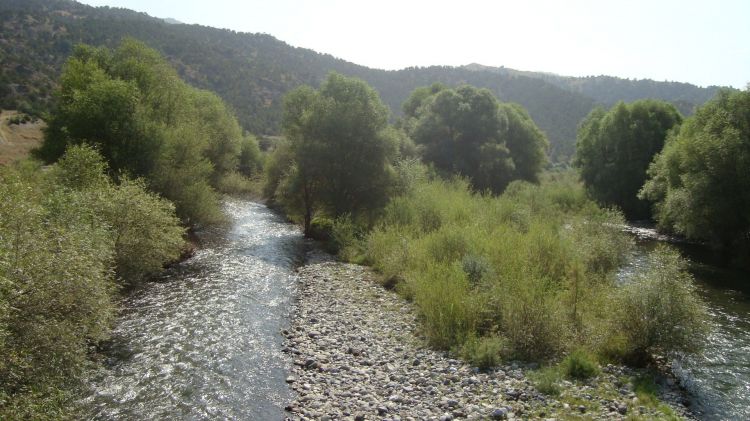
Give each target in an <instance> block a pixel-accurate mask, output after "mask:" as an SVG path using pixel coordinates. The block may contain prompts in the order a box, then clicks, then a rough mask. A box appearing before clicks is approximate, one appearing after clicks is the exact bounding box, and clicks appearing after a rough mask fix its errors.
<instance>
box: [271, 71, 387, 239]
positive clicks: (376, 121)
mask: <svg viewBox="0 0 750 421" xmlns="http://www.w3.org/2000/svg"><path fill="white" fill-rule="evenodd" d="M387 118H388V110H387V108H386V107H385V105H383V103H382V102H381V101H380V98H379V97H378V94H377V93H376V92H375V91H374V90H373V89H372V88H371V87H370V86H369V85H367V84H366V83H365V82H363V81H361V80H358V79H353V78H347V77H345V76H342V75H340V74H336V73H332V74H331V75H329V77H328V79H327V80H326V82H325V83H324V84H323V86H321V88H320V90H318V91H316V90H314V89H312V88H310V87H300V88H298V89H296V90H294V91H292V92H290V93H289V94H288V95H287V97H286V99H285V107H284V131H285V134H286V137H287V138H288V140H289V148H290V152H291V156H290V157H291V160H290V161H288V163H287V164H286V165H287V169H286V170H285V172H284V174H283V178H282V179H280V180H278V183H279V184H278V186H277V187H276V188H275V189H274V190H275V192H274V198H275V199H276V200H277V201H278V202H280V203H281V204H282V205H283V206H284V207H285V209H286V210H287V212H288V213H291V214H296V215H299V216H301V219H302V220H303V223H304V227H305V233H306V234H308V235H309V234H310V227H311V225H310V224H311V222H312V218H313V216H314V214H315V213H318V212H322V213H323V214H326V215H329V216H331V217H337V216H341V215H345V214H350V215H355V216H356V215H361V214H366V213H368V212H371V211H372V210H374V209H377V208H379V207H381V206H382V205H384V204H385V202H386V199H387V198H388V193H389V188H390V186H391V178H392V177H391V172H392V170H391V166H390V163H391V161H392V160H393V159H394V158H395V155H396V151H397V149H396V146H397V145H396V141H395V139H394V137H393V136H392V133H391V132H390V131H389V130H388V122H387Z"/></svg>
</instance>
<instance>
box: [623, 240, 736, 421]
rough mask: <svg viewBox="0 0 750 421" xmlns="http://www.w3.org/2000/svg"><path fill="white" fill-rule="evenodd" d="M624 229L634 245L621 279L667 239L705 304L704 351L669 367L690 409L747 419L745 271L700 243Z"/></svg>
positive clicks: (714, 417)
mask: <svg viewBox="0 0 750 421" xmlns="http://www.w3.org/2000/svg"><path fill="white" fill-rule="evenodd" d="M636 229H637V230H639V231H641V230H646V229H645V228H642V227H636ZM629 231H630V230H629ZM647 231H648V230H647ZM630 232H631V233H633V234H634V235H635V236H636V239H637V241H636V243H637V247H636V250H635V251H634V254H633V256H632V257H631V259H630V262H629V264H628V265H627V266H626V267H625V268H623V269H622V271H621V272H620V274H619V278H620V281H621V282H627V278H628V277H629V276H632V275H633V274H635V273H637V272H640V271H643V270H646V269H647V259H646V255H647V253H648V252H649V251H651V250H653V249H654V248H655V247H656V245H657V244H659V243H660V242H669V243H671V244H672V246H674V247H676V248H677V249H678V250H680V252H681V254H682V255H683V256H684V257H686V258H687V259H688V260H689V261H690V267H689V268H690V272H691V273H692V274H693V276H694V278H695V280H696V286H697V289H698V292H699V294H700V295H701V296H702V297H703V299H704V300H705V301H706V303H707V304H708V307H709V312H710V314H711V322H712V324H713V329H712V332H711V334H710V335H709V337H708V338H707V340H706V347H705V350H704V352H702V353H701V354H699V355H695V356H686V357H682V358H678V359H677V360H675V361H674V363H673V367H672V368H673V370H674V372H675V374H676V375H677V377H678V378H679V379H680V384H681V385H682V386H684V387H685V388H686V389H687V391H688V392H689V394H690V398H691V399H690V400H691V407H692V408H691V409H692V410H693V411H694V413H695V414H696V415H697V416H699V417H700V418H702V419H706V420H748V419H750V273H748V272H747V271H742V270H735V269H728V268H724V267H721V266H720V263H721V262H722V259H721V256H717V255H715V254H714V253H713V252H712V251H711V250H709V249H708V248H707V247H705V246H703V245H701V244H694V243H685V242H680V241H678V240H676V239H673V238H666V237H663V236H659V235H658V234H656V233H653V230H651V232H652V233H653V235H648V232H641V233H638V232H633V231H630Z"/></svg>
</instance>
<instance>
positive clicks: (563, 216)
mask: <svg viewBox="0 0 750 421" xmlns="http://www.w3.org/2000/svg"><path fill="white" fill-rule="evenodd" d="M414 179H415V180H417V181H415V182H413V183H412V186H411V188H409V189H407V193H405V194H403V195H401V196H399V197H396V198H394V199H393V200H392V201H391V202H390V203H389V204H388V206H387V207H386V208H385V211H384V214H383V216H382V218H381V219H380V222H379V224H378V225H377V226H376V228H375V229H374V230H373V231H372V232H370V233H369V234H367V235H366V236H361V237H359V238H360V240H357V237H356V236H354V237H352V238H353V240H352V241H351V242H350V244H349V245H347V246H346V247H345V249H344V253H343V254H344V255H349V256H351V255H353V254H356V253H362V254H364V256H363V257H364V260H365V261H366V262H369V263H371V264H372V265H373V266H374V267H375V269H376V270H378V271H380V272H381V273H382V275H383V279H384V282H386V283H387V284H389V285H395V287H396V289H397V290H399V291H400V292H401V293H403V294H404V295H406V296H407V297H409V298H411V299H413V300H414V302H415V303H416V305H417V307H418V309H419V312H420V315H421V320H422V321H423V323H424V329H425V334H426V336H427V339H428V340H429V342H430V343H431V344H432V345H433V346H436V347H439V348H446V349H458V350H459V351H461V353H462V354H463V355H464V356H465V357H467V358H469V359H470V360H472V361H474V362H475V363H477V364H479V365H492V364H493V363H496V362H497V361H499V360H500V359H502V358H522V359H540V358H542V359H543V358H547V357H557V356H560V355H561V354H564V353H565V352H567V351H571V350H576V349H589V350H591V351H593V352H595V353H597V354H599V355H601V356H606V357H610V358H624V359H630V360H631V361H635V360H639V359H640V358H641V355H642V354H643V353H644V352H645V353H649V352H659V353H661V354H662V355H666V354H670V353H672V352H674V351H681V350H686V349H689V348H691V347H693V346H694V345H695V339H697V338H700V337H701V335H700V333H701V332H703V330H702V329H703V326H704V324H703V321H704V319H703V315H705V308H704V306H703V305H702V303H701V302H700V301H699V300H698V299H697V298H696V295H695V294H694V292H693V291H692V290H691V289H690V288H691V287H690V285H691V280H690V278H689V276H688V275H686V273H685V272H684V271H683V269H682V268H681V266H679V264H678V263H679V261H678V260H676V258H675V257H674V254H669V252H662V253H666V254H667V255H669V256H672V257H666V258H665V257H662V258H659V259H660V260H659V262H660V264H659V265H655V266H654V269H653V271H652V273H649V274H647V275H646V276H644V277H643V278H642V279H640V280H639V281H638V283H637V284H634V285H635V286H633V287H628V288H624V289H623V288H619V287H618V286H617V285H616V280H615V273H616V271H617V268H618V267H619V265H620V264H621V263H622V262H623V259H624V258H625V257H624V256H626V255H627V250H628V248H629V247H630V244H631V242H630V240H629V238H628V237H627V235H626V234H624V233H622V232H621V231H620V230H619V228H618V226H619V225H620V224H622V223H623V221H622V218H621V216H620V215H618V214H617V213H613V212H611V211H605V210H602V209H600V208H598V207H597V206H596V205H595V204H594V203H592V202H591V201H589V200H588V199H587V198H586V195H585V193H584V191H583V188H582V187H581V186H580V185H578V184H577V183H576V182H575V180H574V176H573V175H564V176H556V177H554V178H552V179H549V180H546V181H543V182H542V184H541V185H540V186H536V185H532V184H529V183H525V182H514V183H512V184H511V185H510V186H508V188H507V189H506V192H505V193H504V194H503V195H501V196H499V197H492V196H486V195H478V194H475V193H472V192H471V190H470V189H469V186H468V185H467V183H466V182H464V181H461V180H454V181H440V180H433V181H430V180H429V179H428V178H426V177H424V176H423V177H416V178H414ZM670 313H674V314H675V315H679V316H678V317H675V318H669V317H665V315H666V314H670ZM683 315H684V316H683ZM639 320H642V322H640V323H639V322H638V321H639ZM625 322H627V323H625ZM623 338H624V339H623ZM693 349H695V348H693ZM649 355H650V354H649ZM574 371H575V370H574Z"/></svg>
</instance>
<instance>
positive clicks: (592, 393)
mask: <svg viewBox="0 0 750 421" xmlns="http://www.w3.org/2000/svg"><path fill="white" fill-rule="evenodd" d="M313 254H314V255H313V256H311V258H310V259H309V260H308V263H307V264H306V265H305V266H303V267H301V268H300V269H299V280H300V287H299V301H298V303H297V309H296V313H295V315H294V316H293V320H292V324H291V326H290V328H289V329H288V330H285V331H284V332H282V333H283V334H284V336H285V338H286V340H285V347H284V352H285V353H287V354H288V355H289V356H290V358H291V360H292V362H293V365H292V369H291V373H290V375H289V377H288V378H287V383H289V385H290V387H291V388H292V390H293V391H294V392H296V399H295V400H294V401H293V402H291V403H290V404H289V405H287V407H286V411H287V414H288V418H289V419H292V420H307V419H315V420H337V419H347V420H453V419H464V418H465V419H493V420H504V419H515V418H522V419H557V418H561V417H562V418H570V417H581V416H583V417H585V418H594V419H625V418H627V417H628V416H629V415H633V414H634V415H640V416H642V417H643V418H645V419H652V418H658V417H659V416H663V414H662V413H661V412H658V411H656V410H655V409H652V408H647V407H646V406H643V405H640V403H639V402H638V398H637V397H636V395H635V393H634V392H633V390H632V388H631V386H630V384H629V382H627V381H623V379H624V378H626V376H627V375H629V374H632V373H630V372H628V371H627V369H625V368H622V367H616V366H607V367H605V368H604V369H603V372H602V374H601V375H599V376H598V377H597V378H595V379H592V380H590V381H588V382H587V383H580V384H579V383H571V382H567V381H566V382H563V385H562V388H563V391H562V393H561V394H560V395H559V396H557V397H554V398H553V397H550V396H547V395H545V394H542V393H540V392H539V391H537V390H536V389H535V387H534V386H533V383H532V382H531V380H529V379H528V378H527V376H526V373H528V372H529V370H533V369H534V368H536V367H535V366H534V365H531V366H528V365H523V364H520V363H510V364H509V365H505V366H502V367H498V368H496V369H494V370H490V371H485V372H481V371H479V370H478V369H476V368H473V367H471V366H469V365H467V364H466V363H464V362H462V361H459V360H456V359H454V358H452V357H451V356H450V355H449V354H447V353H444V352H439V351H435V350H431V349H429V348H427V347H426V346H425V345H424V341H423V340H422V339H420V337H419V334H418V321H417V319H416V312H415V311H414V308H413V305H412V304H410V303H408V302H406V301H405V300H403V299H402V298H401V297H399V296H398V295H396V294H394V293H392V292H390V291H387V290H385V289H384V288H382V287H381V286H380V285H379V284H377V283H376V282H374V281H373V278H374V276H373V275H372V274H371V272H370V271H369V269H367V268H365V267H362V266H357V265H351V264H344V263H338V262H335V261H333V259H331V258H329V257H327V256H325V255H323V254H322V253H320V252H314V253H313ZM662 397H663V398H666V399H667V400H668V401H670V405H671V406H672V408H673V409H674V411H675V412H676V413H677V414H678V415H682V416H686V414H687V411H686V409H685V407H684V406H682V405H681V404H680V401H681V395H680V394H679V393H676V392H674V391H673V392H667V394H666V395H665V396H662Z"/></svg>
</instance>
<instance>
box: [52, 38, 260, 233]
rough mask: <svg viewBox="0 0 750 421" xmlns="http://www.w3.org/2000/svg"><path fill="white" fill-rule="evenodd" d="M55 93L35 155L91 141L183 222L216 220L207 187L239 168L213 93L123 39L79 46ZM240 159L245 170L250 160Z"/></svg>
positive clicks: (227, 116) (238, 136)
mask: <svg viewBox="0 0 750 421" xmlns="http://www.w3.org/2000/svg"><path fill="white" fill-rule="evenodd" d="M57 97H58V107H57V108H56V109H55V111H54V112H53V113H52V114H51V117H50V121H49V126H48V129H47V132H46V135H45V139H44V143H43V144H42V146H41V148H40V150H39V151H38V155H39V156H40V157H41V158H43V159H44V160H46V161H47V162H54V161H55V160H56V159H58V158H59V157H60V156H61V155H62V153H63V152H64V151H65V149H66V148H67V147H68V146H69V145H78V144H90V145H95V146H96V147H97V149H98V150H99V151H100V152H101V154H102V155H103V156H104V158H105V159H106V162H107V164H108V166H109V168H110V170H111V172H112V174H113V175H119V174H123V173H124V174H130V175H132V176H135V177H145V178H146V179H147V180H148V181H149V185H150V187H151V188H153V189H155V190H156V191H158V192H159V193H161V194H163V195H164V196H165V197H167V198H168V199H170V200H172V201H173V202H174V203H175V205H176V206H177V212H178V214H179V215H180V216H181V217H182V219H183V220H184V221H186V222H188V223H191V224H193V223H199V224H205V223H212V222H216V221H217V220H219V219H220V218H221V215H220V212H219V210H218V197H217V194H216V192H215V191H214V190H213V188H214V187H217V186H219V185H221V180H222V179H223V178H224V177H227V176H228V175H230V174H233V173H234V172H235V171H237V170H239V169H240V168H239V164H240V162H239V158H240V155H241V149H242V145H241V144H242V142H243V134H242V131H241V129H240V126H239V124H238V123H237V120H236V119H235V117H234V116H233V115H232V114H231V112H230V111H229V110H228V109H227V107H226V106H225V105H224V103H223V102H222V100H221V99H220V98H219V97H218V96H216V95H215V94H213V93H210V92H207V91H201V90H198V89H195V88H192V87H190V86H188V85H187V84H186V83H184V82H183V81H182V80H181V79H180V78H179V77H178V76H177V73H176V71H175V70H174V69H173V68H172V67H171V66H170V65H169V64H168V63H167V62H166V61H165V60H164V59H163V58H162V57H161V56H160V55H159V54H158V53H157V52H156V51H154V50H152V49H150V48H147V47H146V46H145V45H143V44H141V43H139V42H137V41H134V40H125V41H123V42H122V43H121V45H120V46H119V47H118V48H117V49H115V50H108V49H105V48H94V47H89V46H78V47H77V48H76V50H75V53H74V54H73V56H72V57H71V58H70V59H69V60H68V62H67V64H66V65H65V68H64V71H63V74H62V77H61V82H60V89H59V91H58V93H57ZM254 141H255V140H254V138H246V139H245V140H244V142H245V143H247V142H254ZM251 149H252V147H248V146H245V151H246V154H247V153H251V154H252V152H250V150H251ZM243 159H244V161H243V171H246V172H247V171H250V170H251V168H249V165H250V163H249V161H248V159H250V160H252V159H253V158H250V157H245V158H243ZM245 161H247V162H245ZM256 161H257V160H256Z"/></svg>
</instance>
